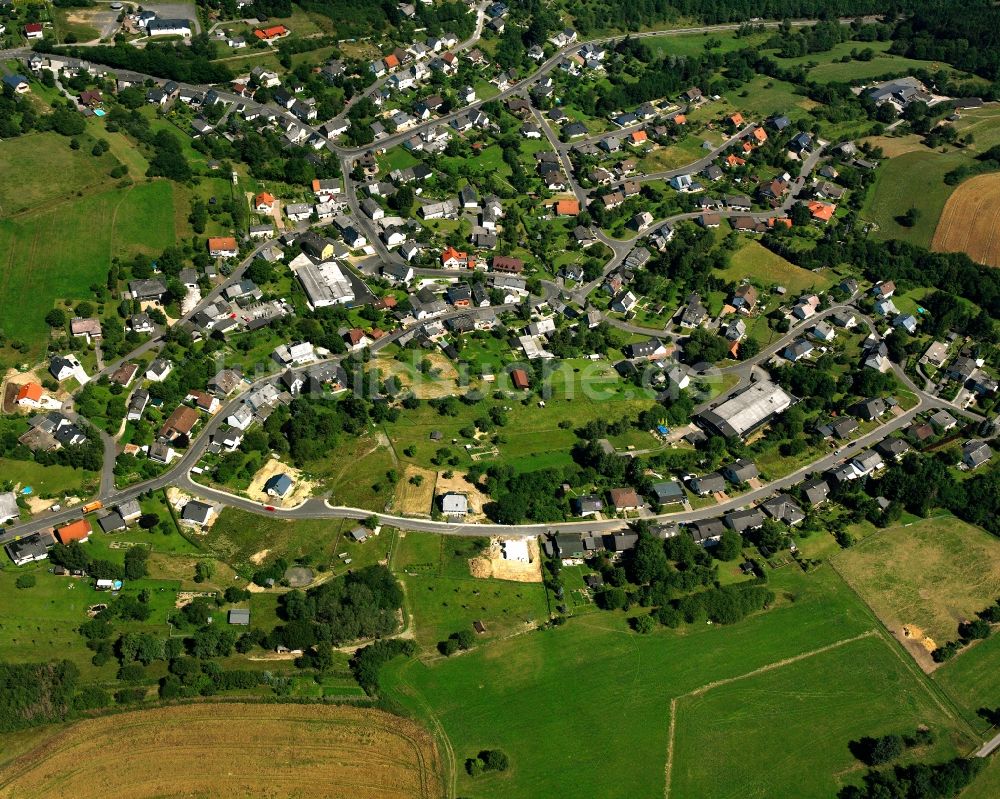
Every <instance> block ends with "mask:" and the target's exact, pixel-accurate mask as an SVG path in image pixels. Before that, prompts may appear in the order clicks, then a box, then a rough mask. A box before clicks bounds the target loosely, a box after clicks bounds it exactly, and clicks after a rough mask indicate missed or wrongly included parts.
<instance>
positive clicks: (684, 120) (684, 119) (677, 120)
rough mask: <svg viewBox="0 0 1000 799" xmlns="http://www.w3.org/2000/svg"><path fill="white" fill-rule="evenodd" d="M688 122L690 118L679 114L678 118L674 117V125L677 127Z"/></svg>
mask: <svg viewBox="0 0 1000 799" xmlns="http://www.w3.org/2000/svg"><path fill="white" fill-rule="evenodd" d="M687 121H688V118H687V117H686V116H684V114H678V115H677V116H675V117H674V124H675V125H686V124H687Z"/></svg>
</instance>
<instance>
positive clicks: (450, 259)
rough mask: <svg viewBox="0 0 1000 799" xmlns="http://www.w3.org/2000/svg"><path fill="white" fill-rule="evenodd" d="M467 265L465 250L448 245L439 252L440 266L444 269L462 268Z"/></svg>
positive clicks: (467, 255) (467, 256)
mask: <svg viewBox="0 0 1000 799" xmlns="http://www.w3.org/2000/svg"><path fill="white" fill-rule="evenodd" d="M468 265H469V254H468V253H467V252H462V251H461V250H456V249H455V248H454V247H448V248H447V249H445V250H444V252H442V253H441V266H443V267H444V268H445V269H462V268H463V267H466V266H468Z"/></svg>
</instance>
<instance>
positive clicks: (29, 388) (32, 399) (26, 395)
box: [16, 383, 45, 408]
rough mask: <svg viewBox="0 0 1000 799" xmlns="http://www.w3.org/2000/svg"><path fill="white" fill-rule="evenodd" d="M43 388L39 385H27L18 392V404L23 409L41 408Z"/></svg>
mask: <svg viewBox="0 0 1000 799" xmlns="http://www.w3.org/2000/svg"><path fill="white" fill-rule="evenodd" d="M44 396H45V394H44V393H43V392H42V387H41V386H40V385H38V383H25V384H24V385H23V386H21V388H20V390H19V391H18V392H17V400H16V402H17V404H18V405H20V406H21V407H22V408H40V407H41V405H42V397H44Z"/></svg>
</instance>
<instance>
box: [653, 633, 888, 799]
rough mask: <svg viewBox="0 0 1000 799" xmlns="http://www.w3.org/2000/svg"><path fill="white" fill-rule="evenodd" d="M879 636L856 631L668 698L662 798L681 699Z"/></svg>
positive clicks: (666, 798) (670, 767)
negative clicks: (819, 645)
mask: <svg viewBox="0 0 1000 799" xmlns="http://www.w3.org/2000/svg"><path fill="white" fill-rule="evenodd" d="M873 637H874V638H879V639H881V640H884V638H883V637H882V635H881V634H880V633H879V630H878V628H872V629H870V630H865V631H864V632H863V633H858V634H857V635H854V636H851V637H850V638H842V639H840V640H839V641H834V642H833V643H832V644H827V645H826V646H821V647H819V648H818V649H811V650H809V651H808V652H802V653H800V654H798V655H793V656H792V657H788V658H783V659H782V660H776V661H774V662H773V663H768V664H766V665H764V666H760V667H759V668H756V669H753V670H752V671H748V672H746V673H745V674H737V675H735V676H733V677H726V678H724V679H721V680H713V681H712V682H709V683H705V684H704V685H702V686H701V687H699V688H695V689H694V690H692V691H688V692H687V693H686V694H681V695H680V696H676V697H674V698H673V699H671V700H670V728H669V733H668V737H667V761H666V765H665V766H664V776H665V782H664V785H663V799H670V780H671V777H672V775H673V766H674V762H673V761H674V757H673V754H674V732H675V731H676V728H677V703H678V702H679V701H680V700H681V699H687V698H689V697H692V696H701V695H702V694H705V693H708V692H709V691H711V690H712V689H713V688H720V687H722V686H723V685H729V684H730V683H734V682H739V681H740V680H746V679H749V678H751V677H757V676H759V675H761V674H766V673H767V672H769V671H775V670H776V669H780V668H784V667H785V666H790V665H792V664H793V663H798V662H799V661H801V660H807V659H808V658H811V657H814V656H816V655H822V654H825V653H826V652H830V651H832V650H834V649H839V648H840V647H842V646H846V645H847V644H853V643H855V642H857V641H861V640H863V639H865V638H873Z"/></svg>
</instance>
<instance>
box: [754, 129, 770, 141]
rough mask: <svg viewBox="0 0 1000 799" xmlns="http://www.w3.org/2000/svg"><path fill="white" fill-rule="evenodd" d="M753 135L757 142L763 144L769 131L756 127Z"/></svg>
mask: <svg viewBox="0 0 1000 799" xmlns="http://www.w3.org/2000/svg"><path fill="white" fill-rule="evenodd" d="M751 135H752V136H753V138H754V141H755V142H757V144H763V143H764V142H766V141H767V131H766V130H764V128H754V129H753V133H752V134H751Z"/></svg>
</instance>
